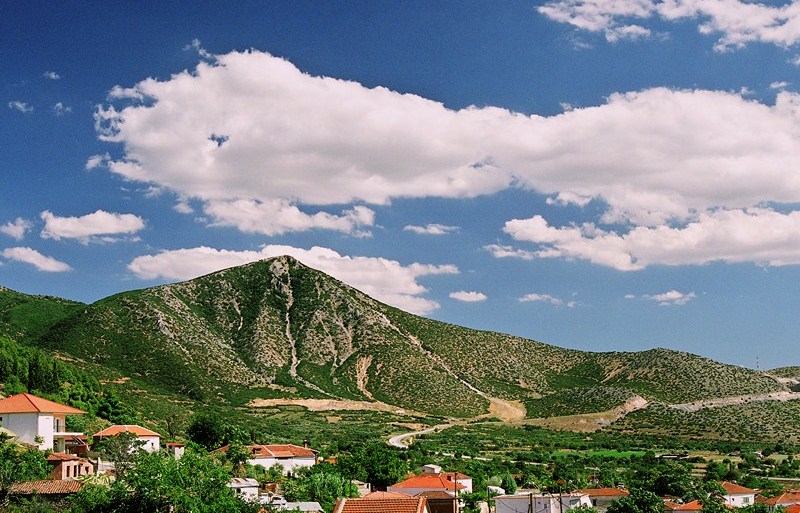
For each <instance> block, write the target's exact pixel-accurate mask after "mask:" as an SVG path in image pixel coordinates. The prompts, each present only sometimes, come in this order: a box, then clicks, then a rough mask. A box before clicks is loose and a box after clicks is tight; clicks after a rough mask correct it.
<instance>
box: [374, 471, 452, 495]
mask: <svg viewBox="0 0 800 513" xmlns="http://www.w3.org/2000/svg"><path fill="white" fill-rule="evenodd" d="M386 490H387V491H389V492H400V493H405V494H408V495H411V496H413V495H417V494H419V493H422V492H436V491H441V492H446V493H448V494H449V495H450V496H452V497H455V496H456V495H459V494H463V493H467V491H466V487H465V486H464V485H463V484H461V483H457V482H456V481H455V480H451V479H448V478H447V477H445V476H444V474H420V475H418V476H412V477H409V478H408V479H406V480H404V481H400V482H399V483H397V484H394V485H392V486H389V487H388V488H386Z"/></svg>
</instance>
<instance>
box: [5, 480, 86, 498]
mask: <svg viewBox="0 0 800 513" xmlns="http://www.w3.org/2000/svg"><path fill="white" fill-rule="evenodd" d="M81 488H83V483H82V482H80V481H75V480H72V479H67V480H59V481H23V482H21V483H14V484H12V485H11V489H10V490H9V491H8V493H9V494H17V495H33V494H39V495H63V494H68V493H75V492H77V491H79V490H80V489H81Z"/></svg>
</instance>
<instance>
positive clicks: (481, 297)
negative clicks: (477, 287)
mask: <svg viewBox="0 0 800 513" xmlns="http://www.w3.org/2000/svg"><path fill="white" fill-rule="evenodd" d="M450 298H451V299H455V300H456V301H463V302H465V303H480V302H482V301H486V300H487V299H488V298H487V297H486V294H484V293H482V292H474V291H466V290H459V291H457V292H451V293H450Z"/></svg>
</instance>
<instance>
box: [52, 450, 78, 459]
mask: <svg viewBox="0 0 800 513" xmlns="http://www.w3.org/2000/svg"><path fill="white" fill-rule="evenodd" d="M79 459H80V458H78V457H77V456H75V455H74V454H65V453H63V452H51V453H50V454H48V455H47V461H73V460H79Z"/></svg>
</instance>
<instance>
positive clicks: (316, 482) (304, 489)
mask: <svg viewBox="0 0 800 513" xmlns="http://www.w3.org/2000/svg"><path fill="white" fill-rule="evenodd" d="M284 494H285V495H286V498H287V499H288V500H290V501H316V502H319V503H320V505H321V506H322V509H324V510H325V511H331V510H333V506H334V505H335V504H336V499H338V498H339V497H358V488H357V487H356V486H354V485H353V484H352V483H350V481H349V480H347V479H345V478H344V477H342V476H341V475H340V474H338V473H337V472H334V471H331V470H328V471H322V472H313V473H311V474H309V475H308V476H304V477H301V478H299V479H295V480H294V481H290V482H289V483H286V484H285V485H284Z"/></svg>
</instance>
